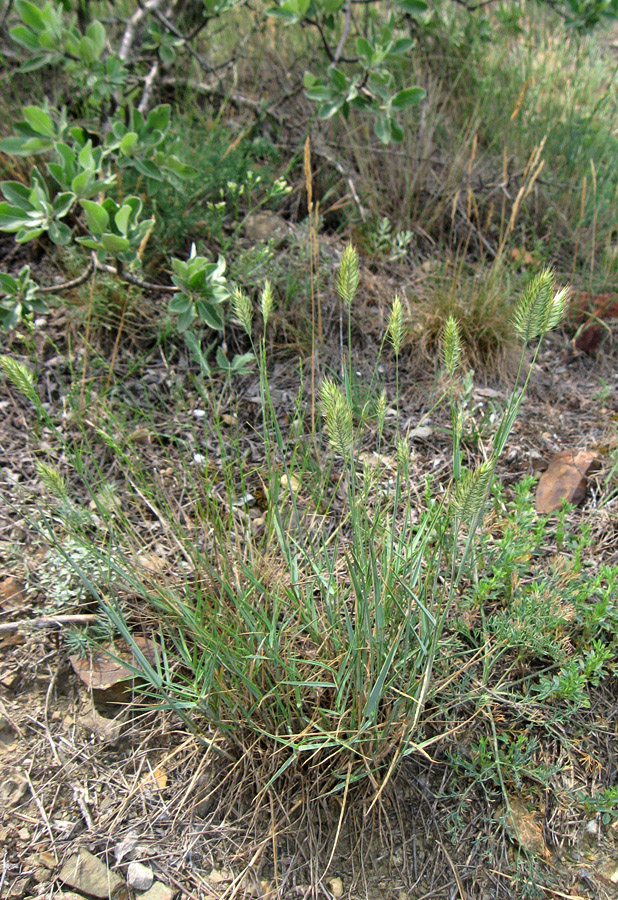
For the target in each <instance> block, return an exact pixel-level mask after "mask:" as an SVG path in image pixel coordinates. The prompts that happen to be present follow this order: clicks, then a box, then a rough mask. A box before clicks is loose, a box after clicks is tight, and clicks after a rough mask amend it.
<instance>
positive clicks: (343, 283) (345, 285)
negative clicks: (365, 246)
mask: <svg viewBox="0 0 618 900" xmlns="http://www.w3.org/2000/svg"><path fill="white" fill-rule="evenodd" d="M357 290H358V253H357V251H356V247H354V246H353V245H352V244H348V246H347V247H346V248H345V250H344V251H343V255H342V257H341V265H340V266H339V275H338V276H337V293H338V294H339V296H340V297H341V299H342V300H343V302H344V303H345V305H346V306H347V308H348V309H349V308H350V307H351V306H352V301H353V300H354V297H355V296H356V291H357Z"/></svg>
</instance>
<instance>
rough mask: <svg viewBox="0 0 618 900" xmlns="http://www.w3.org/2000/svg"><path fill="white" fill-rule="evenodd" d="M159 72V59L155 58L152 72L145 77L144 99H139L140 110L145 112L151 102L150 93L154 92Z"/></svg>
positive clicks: (138, 107)
mask: <svg viewBox="0 0 618 900" xmlns="http://www.w3.org/2000/svg"><path fill="white" fill-rule="evenodd" d="M158 74H159V60H158V59H155V61H154V62H153V64H152V66H151V67H150V72H149V73H148V75H146V78H145V79H144V90H143V92H142V99H141V100H140V101H139V104H138V106H137V109H138V112H141V113H144V112H146V110H147V108H148V104H149V103H150V95H151V94H152V87H153V85H154V83H155V78H156V77H157V75H158Z"/></svg>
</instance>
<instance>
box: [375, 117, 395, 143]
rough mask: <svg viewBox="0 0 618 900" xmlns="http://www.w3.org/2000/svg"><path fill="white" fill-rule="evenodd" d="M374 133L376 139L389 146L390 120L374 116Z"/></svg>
mask: <svg viewBox="0 0 618 900" xmlns="http://www.w3.org/2000/svg"><path fill="white" fill-rule="evenodd" d="M373 127H374V131H375V133H376V137H377V138H378V139H379V140H380V141H381V142H382V143H383V144H389V143H390V140H391V126H390V120H389V119H388V118H387V116H385V115H383V114H380V115H379V116H376V120H375V123H374V126H373Z"/></svg>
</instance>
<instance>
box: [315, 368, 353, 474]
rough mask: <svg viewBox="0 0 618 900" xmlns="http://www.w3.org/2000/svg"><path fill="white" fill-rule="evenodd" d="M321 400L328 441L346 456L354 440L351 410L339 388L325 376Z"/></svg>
mask: <svg viewBox="0 0 618 900" xmlns="http://www.w3.org/2000/svg"><path fill="white" fill-rule="evenodd" d="M321 402H322V415H323V416H324V420H325V423H326V433H327V435H328V441H329V443H330V445H331V447H332V448H333V450H334V451H335V453H338V454H339V455H340V456H347V455H348V454H349V452H350V450H351V449H352V444H353V442H354V428H353V424H352V410H351V409H350V407H349V405H348V401H347V400H346V398H345V396H344V395H343V393H342V392H341V390H340V389H339V388H338V387H337V385H336V384H335V382H334V381H332V379H330V378H325V379H324V381H323V382H322V390H321Z"/></svg>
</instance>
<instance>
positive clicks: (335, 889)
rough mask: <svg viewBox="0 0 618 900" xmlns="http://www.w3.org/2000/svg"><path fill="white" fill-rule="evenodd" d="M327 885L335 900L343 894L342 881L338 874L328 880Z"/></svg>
mask: <svg viewBox="0 0 618 900" xmlns="http://www.w3.org/2000/svg"><path fill="white" fill-rule="evenodd" d="M328 887H329V889H330V892H331V894H332V895H333V897H335V900H338V898H339V897H341V896H343V881H342V880H341V878H339V877H338V876H335V878H331V879H330V880H329V882H328Z"/></svg>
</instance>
